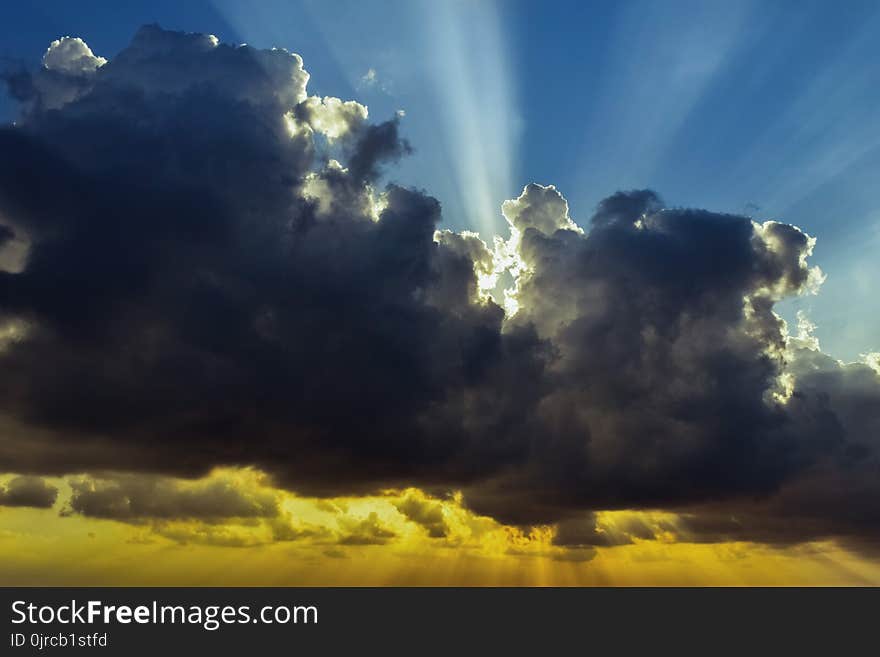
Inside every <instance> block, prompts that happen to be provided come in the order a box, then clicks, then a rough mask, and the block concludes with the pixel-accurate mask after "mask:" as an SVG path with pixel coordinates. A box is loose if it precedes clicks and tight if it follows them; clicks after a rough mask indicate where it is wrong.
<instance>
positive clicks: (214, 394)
mask: <svg viewBox="0 0 880 657" xmlns="http://www.w3.org/2000/svg"><path fill="white" fill-rule="evenodd" d="M5 78H6V80H7V83H8V85H9V88H10V91H11V93H13V95H15V96H16V97H17V98H18V99H19V100H20V101H21V103H22V118H21V120H20V121H19V122H18V123H17V125H16V126H14V127H12V126H9V127H5V128H2V129H0V222H2V226H0V265H2V271H0V414H2V415H0V423H2V427H0V466H2V468H0V469H2V470H5V471H10V472H30V473H39V474H58V473H72V472H89V471H107V470H113V471H124V472H136V471H139V472H143V473H146V474H147V476H148V477H155V476H158V475H169V474H170V475H179V476H195V475H199V474H203V473H206V472H208V471H209V470H211V469H212V468H214V467H217V466H223V465H239V466H255V467H257V468H259V469H261V470H262V471H265V472H267V473H270V474H271V475H272V476H273V477H274V478H275V480H276V481H278V482H280V483H281V484H282V485H284V486H286V487H288V488H290V489H292V490H297V491H301V492H306V493H309V494H318V495H334V494H349V493H358V492H366V491H375V490H379V489H382V488H383V487H407V486H418V487H421V488H423V489H426V490H449V489H453V488H454V489H459V490H462V491H463V493H464V501H465V503H466V504H468V505H469V506H470V507H471V508H473V509H475V510H477V511H479V512H481V513H486V514H489V515H492V516H493V517H495V518H498V519H500V520H502V521H505V522H515V523H554V522H561V523H562V524H561V526H560V532H559V535H558V540H559V542H560V544H572V545H594V544H600V543H601V541H597V539H596V537H595V532H594V530H593V528H594V515H593V513H592V512H593V511H596V510H603V509H615V508H660V507H663V508H677V509H681V510H682V512H683V513H685V514H686V515H685V517H686V518H688V519H689V522H690V525H691V531H692V533H693V535H694V536H695V537H697V538H698V539H704V540H720V539H721V538H737V539H752V540H762V541H768V542H790V541H800V540H806V539H811V538H821V537H834V538H838V539H841V540H849V541H851V542H853V543H854V544H858V545H864V546H868V545H871V543H872V541H874V540H875V539H876V538H878V535H880V507H878V504H877V500H878V499H880V497H878V493H880V490H878V481H880V479H878V459H877V450H878V447H880V445H878V427H880V410H878V409H880V377H878V373H877V369H876V367H875V366H872V365H871V364H870V363H865V364H849V365H844V364H841V363H838V362H837V361H834V360H833V359H831V358H829V357H827V356H825V355H823V354H822V353H821V352H820V351H818V347H817V345H816V344H815V341H813V340H811V339H810V336H809V335H808V334H806V333H805V334H803V335H801V336H800V337H799V338H790V337H788V335H787V329H786V327H785V325H784V322H783V321H782V320H781V319H780V318H779V317H778V316H777V315H776V314H775V313H774V312H773V307H774V304H775V303H776V302H777V301H779V300H780V299H782V298H784V297H786V296H790V295H797V294H802V293H805V292H808V291H811V290H815V288H816V286H817V284H818V282H820V280H821V273H820V272H818V270H816V269H811V268H810V267H809V265H808V263H807V259H808V257H809V255H810V253H811V250H812V247H813V239H812V238H810V237H809V236H807V235H806V234H804V233H803V232H802V231H801V230H799V229H798V228H796V227H794V226H792V225H788V224H784V223H778V222H765V223H756V222H754V221H752V220H751V219H750V218H747V217H741V216H732V215H721V214H715V213H712V212H709V211H705V210H688V209H678V208H667V207H664V205H663V203H662V201H661V199H660V198H659V197H658V196H657V195H656V194H654V193H653V192H650V191H631V192H618V193H616V194H614V195H613V196H611V197H609V198H608V199H606V200H605V201H603V202H602V203H601V204H600V206H599V207H598V209H597V211H596V213H595V215H594V216H593V217H592V219H591V220H590V221H589V222H588V223H587V224H585V225H584V226H583V227H581V226H579V225H578V224H577V223H575V221H574V220H572V218H571V217H570V214H569V207H568V204H567V202H566V201H565V199H564V198H563V196H562V194H561V193H560V192H559V191H558V190H557V189H555V188H554V187H553V186H542V185H528V186H526V188H525V189H524V190H523V192H522V194H521V195H520V196H519V198H517V199H514V200H510V201H507V202H505V203H504V206H503V208H502V212H503V214H504V216H505V217H506V218H507V220H508V222H509V224H510V228H511V231H510V236H509V238H508V239H501V238H499V239H498V240H496V242H495V243H494V244H493V246H492V247H491V248H490V247H489V246H487V245H486V244H485V243H484V242H483V241H482V240H481V239H480V238H479V237H478V236H476V235H474V234H472V233H463V234H457V233H453V232H450V231H438V230H437V228H438V225H439V223H440V221H441V212H440V205H439V203H438V202H437V201H436V200H435V199H433V198H431V197H430V196H428V195H426V194H425V193H422V192H419V191H414V190H410V189H404V188H401V187H398V186H395V185H388V186H387V187H385V188H384V190H382V191H380V190H379V188H378V181H379V178H380V176H381V174H382V172H383V168H384V167H385V166H386V165H387V164H388V163H389V162H392V161H395V160H397V159H398V158H400V157H401V156H402V155H405V154H406V153H407V152H408V151H409V149H410V147H409V145H408V144H407V143H406V142H405V141H404V140H403V139H401V137H400V135H399V132H398V121H399V118H400V117H398V116H395V117H393V118H392V119H391V120H388V121H386V122H384V123H379V124H371V123H369V122H368V120H367V118H368V113H367V108H366V107H364V106H363V105H360V104H359V103H357V102H353V101H347V102H343V101H342V100H340V99H337V98H317V97H314V96H309V95H308V92H307V82H308V78H309V76H308V73H307V72H306V71H305V70H304V69H303V62H302V60H301V59H300V57H299V56H297V55H294V54H291V53H288V52H286V51H283V50H268V51H267V50H256V49H254V48H250V47H247V46H240V47H234V46H229V45H224V44H219V43H218V42H217V39H216V38H214V37H211V36H209V35H197V34H183V33H177V32H168V31H164V30H162V29H160V28H158V27H145V28H142V29H141V30H140V31H139V32H138V33H137V35H136V36H135V37H134V39H133V41H132V43H131V44H130V45H129V47H128V48H126V49H125V50H123V51H122V52H121V53H119V54H118V55H117V56H116V57H115V58H113V59H112V60H110V61H105V60H104V59H103V58H100V57H96V56H95V55H94V54H93V53H92V52H91V50H90V49H89V48H88V46H87V45H86V44H85V43H84V42H82V41H81V40H79V39H70V38H65V39H61V40H59V41H56V42H53V44H52V46H51V47H50V49H49V51H48V52H47V53H46V56H45V58H44V61H43V67H42V68H41V69H40V70H38V71H35V72H28V71H24V70H18V71H14V72H7V74H6V75H5ZM11 245H17V246H16V249H17V251H16V254H17V255H16V258H15V259H14V260H15V263H16V265H15V266H12V264H10V263H11V262H12V260H13V258H12V256H9V255H7V256H4V255H3V254H4V253H5V250H8V249H10V248H11ZM504 272H506V273H507V276H506V277H502V274H503V273H504ZM506 279H510V280H512V281H513V282H512V283H511V284H510V286H509V288H508V289H507V290H506V292H505V294H504V296H503V297H502V295H500V294H495V292H494V289H495V288H497V287H498V285H499V281H502V280H506ZM496 298H497V299H498V301H499V302H498V303H496ZM871 362H872V363H874V365H876V361H871ZM160 481H161V480H158V479H150V478H147V479H130V478H123V479H120V480H117V481H115V482H106V481H105V482H104V483H98V484H96V483H95V482H91V483H88V482H83V483H80V484H78V485H74V488H73V490H74V496H73V498H72V500H71V506H72V510H73V511H77V512H81V513H88V514H90V515H96V516H100V517H122V518H139V517H142V516H154V517H170V516H171V515H173V514H174V513H178V514H183V515H186V513H188V514H190V515H201V516H209V517H211V516H213V515H223V513H221V510H220V509H219V508H217V507H216V505H220V506H224V505H227V506H231V507H234V509H235V511H236V513H230V512H229V510H227V511H226V512H225V513H226V515H239V516H244V517H248V516H254V515H267V514H268V515H271V513H273V512H274V511H273V509H274V506H273V505H274V503H275V502H274V500H273V499H272V498H266V499H241V498H240V497H237V496H236V494H235V493H234V491H232V490H229V489H226V488H223V487H222V486H221V487H220V488H216V489H205V490H202V489H199V488H198V487H194V488H193V487H190V488H186V487H184V488H170V487H167V486H164V485H163V484H161V483H157V482H160ZM21 485H22V486H24V484H21ZM30 488H31V486H30V484H28V489H29V491H30ZM10 490H11V489H10ZM16 490H18V489H16ZM22 490H24V489H22ZM30 492H34V493H35V494H36V497H38V498H40V494H39V491H36V488H34V490H33V491H30ZM30 492H28V495H27V496H26V497H29V498H30V497H33V496H31V495H30ZM10 494H12V495H13V497H14V499H19V498H18V497H15V495H17V493H15V492H14V491H13V492H12V493H10V492H9V491H7V493H6V495H10ZM22 494H23V493H22ZM49 498H50V496H49V494H48V493H46V494H44V495H43V497H41V498H40V499H39V500H36V501H38V502H41V503H44V502H46V501H48V500H49ZM21 499H23V498H21ZM120 499H124V500H127V502H126V503H125V504H120V503H119V500H120ZM51 500H52V501H54V496H51ZM132 500H136V502H132ZM50 503H51V502H50ZM398 508H399V510H400V512H401V513H402V514H404V515H405V516H407V517H408V518H411V519H413V521H414V522H417V523H419V524H421V525H422V526H424V527H425V528H426V531H427V532H428V533H429V534H430V535H431V536H437V537H442V536H444V535H445V533H446V531H447V528H446V525H445V522H444V519H443V516H442V514H441V513H439V511H438V510H437V509H436V508H434V507H432V506H431V504H430V502H426V501H425V500H423V499H421V498H419V499H416V498H413V499H405V500H402V501H401V502H400V503H399V507H398ZM175 509H177V511H174V510H175ZM184 511H186V513H184ZM783 518H785V519H786V522H785V523H783V522H781V519H783ZM350 529H351V531H350V535H351V536H352V538H351V541H361V542H368V541H369V542H383V541H386V540H388V539H389V538H390V536H389V532H387V530H385V529H383V528H382V527H381V526H380V525H379V524H378V522H377V520H376V519H375V518H368V519H367V520H365V521H364V522H363V523H362V525H359V526H357V527H352V528H350ZM633 532H634V535H637V534H638V528H635V529H633Z"/></svg>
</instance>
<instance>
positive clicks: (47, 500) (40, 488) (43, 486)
mask: <svg viewBox="0 0 880 657" xmlns="http://www.w3.org/2000/svg"><path fill="white" fill-rule="evenodd" d="M57 497H58V489H57V488H56V487H55V486H52V485H51V484H49V483H48V482H47V481H45V480H44V479H43V478H41V477H32V476H20V477H13V478H12V479H10V480H9V482H8V483H7V484H6V485H5V486H0V506H32V507H37V508H49V507H51V506H52V505H53V504H55V499H56V498H57Z"/></svg>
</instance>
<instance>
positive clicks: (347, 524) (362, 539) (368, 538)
mask: <svg viewBox="0 0 880 657" xmlns="http://www.w3.org/2000/svg"><path fill="white" fill-rule="evenodd" d="M342 525H343V526H342V534H341V535H340V537H339V539H338V540H339V544H340V545H385V543H387V542H388V541H390V540H391V539H392V538H394V537H395V536H396V534H395V533H394V532H393V531H392V530H390V529H388V528H387V527H385V526H384V525H383V524H382V523H381V521H380V520H379V516H378V514H376V513H375V512H372V513H370V514H369V515H368V516H367V517H366V518H363V519H362V520H357V521H356V520H353V519H347V518H343V519H342Z"/></svg>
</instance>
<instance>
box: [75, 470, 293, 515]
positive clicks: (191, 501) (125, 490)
mask: <svg viewBox="0 0 880 657" xmlns="http://www.w3.org/2000/svg"><path fill="white" fill-rule="evenodd" d="M70 487H71V489H72V491H73V493H72V495H71V497H70V500H69V507H70V508H69V512H73V513H79V514H81V515H84V516H91V517H94V518H111V519H115V520H141V519H163V518H173V519H199V520H205V521H211V520H215V521H216V520H220V519H225V518H274V517H277V516H278V514H279V508H278V504H279V500H278V497H277V495H276V494H275V493H274V492H273V491H272V489H268V488H257V487H243V486H241V485H238V484H237V483H236V482H235V481H232V480H230V479H222V478H221V479H213V480H207V481H205V482H195V483H188V482H180V481H177V480H175V479H170V478H166V477H158V476H149V475H125V474H122V475H116V476H114V477H112V478H96V477H87V478H79V479H74V480H71V481H70Z"/></svg>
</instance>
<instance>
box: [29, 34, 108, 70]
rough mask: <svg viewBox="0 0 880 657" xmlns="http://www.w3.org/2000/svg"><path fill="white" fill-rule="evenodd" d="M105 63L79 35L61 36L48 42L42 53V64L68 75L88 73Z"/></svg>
mask: <svg viewBox="0 0 880 657" xmlns="http://www.w3.org/2000/svg"><path fill="white" fill-rule="evenodd" d="M106 63H107V60H106V59H104V58H103V57H97V56H96V55H95V54H94V53H93V52H92V49H91V48H89V46H88V44H86V42H85V41H83V40H82V39H80V38H79V37H62V38H60V39H56V40H55V41H53V42H52V43H51V44H49V49H48V50H47V51H46V54H45V55H43V66H44V67H45V68H46V69H48V70H50V71H60V72H62V73H67V74H69V75H89V74H91V73H94V72H95V70H96V69H98V67H100V66H103V65H104V64H106Z"/></svg>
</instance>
